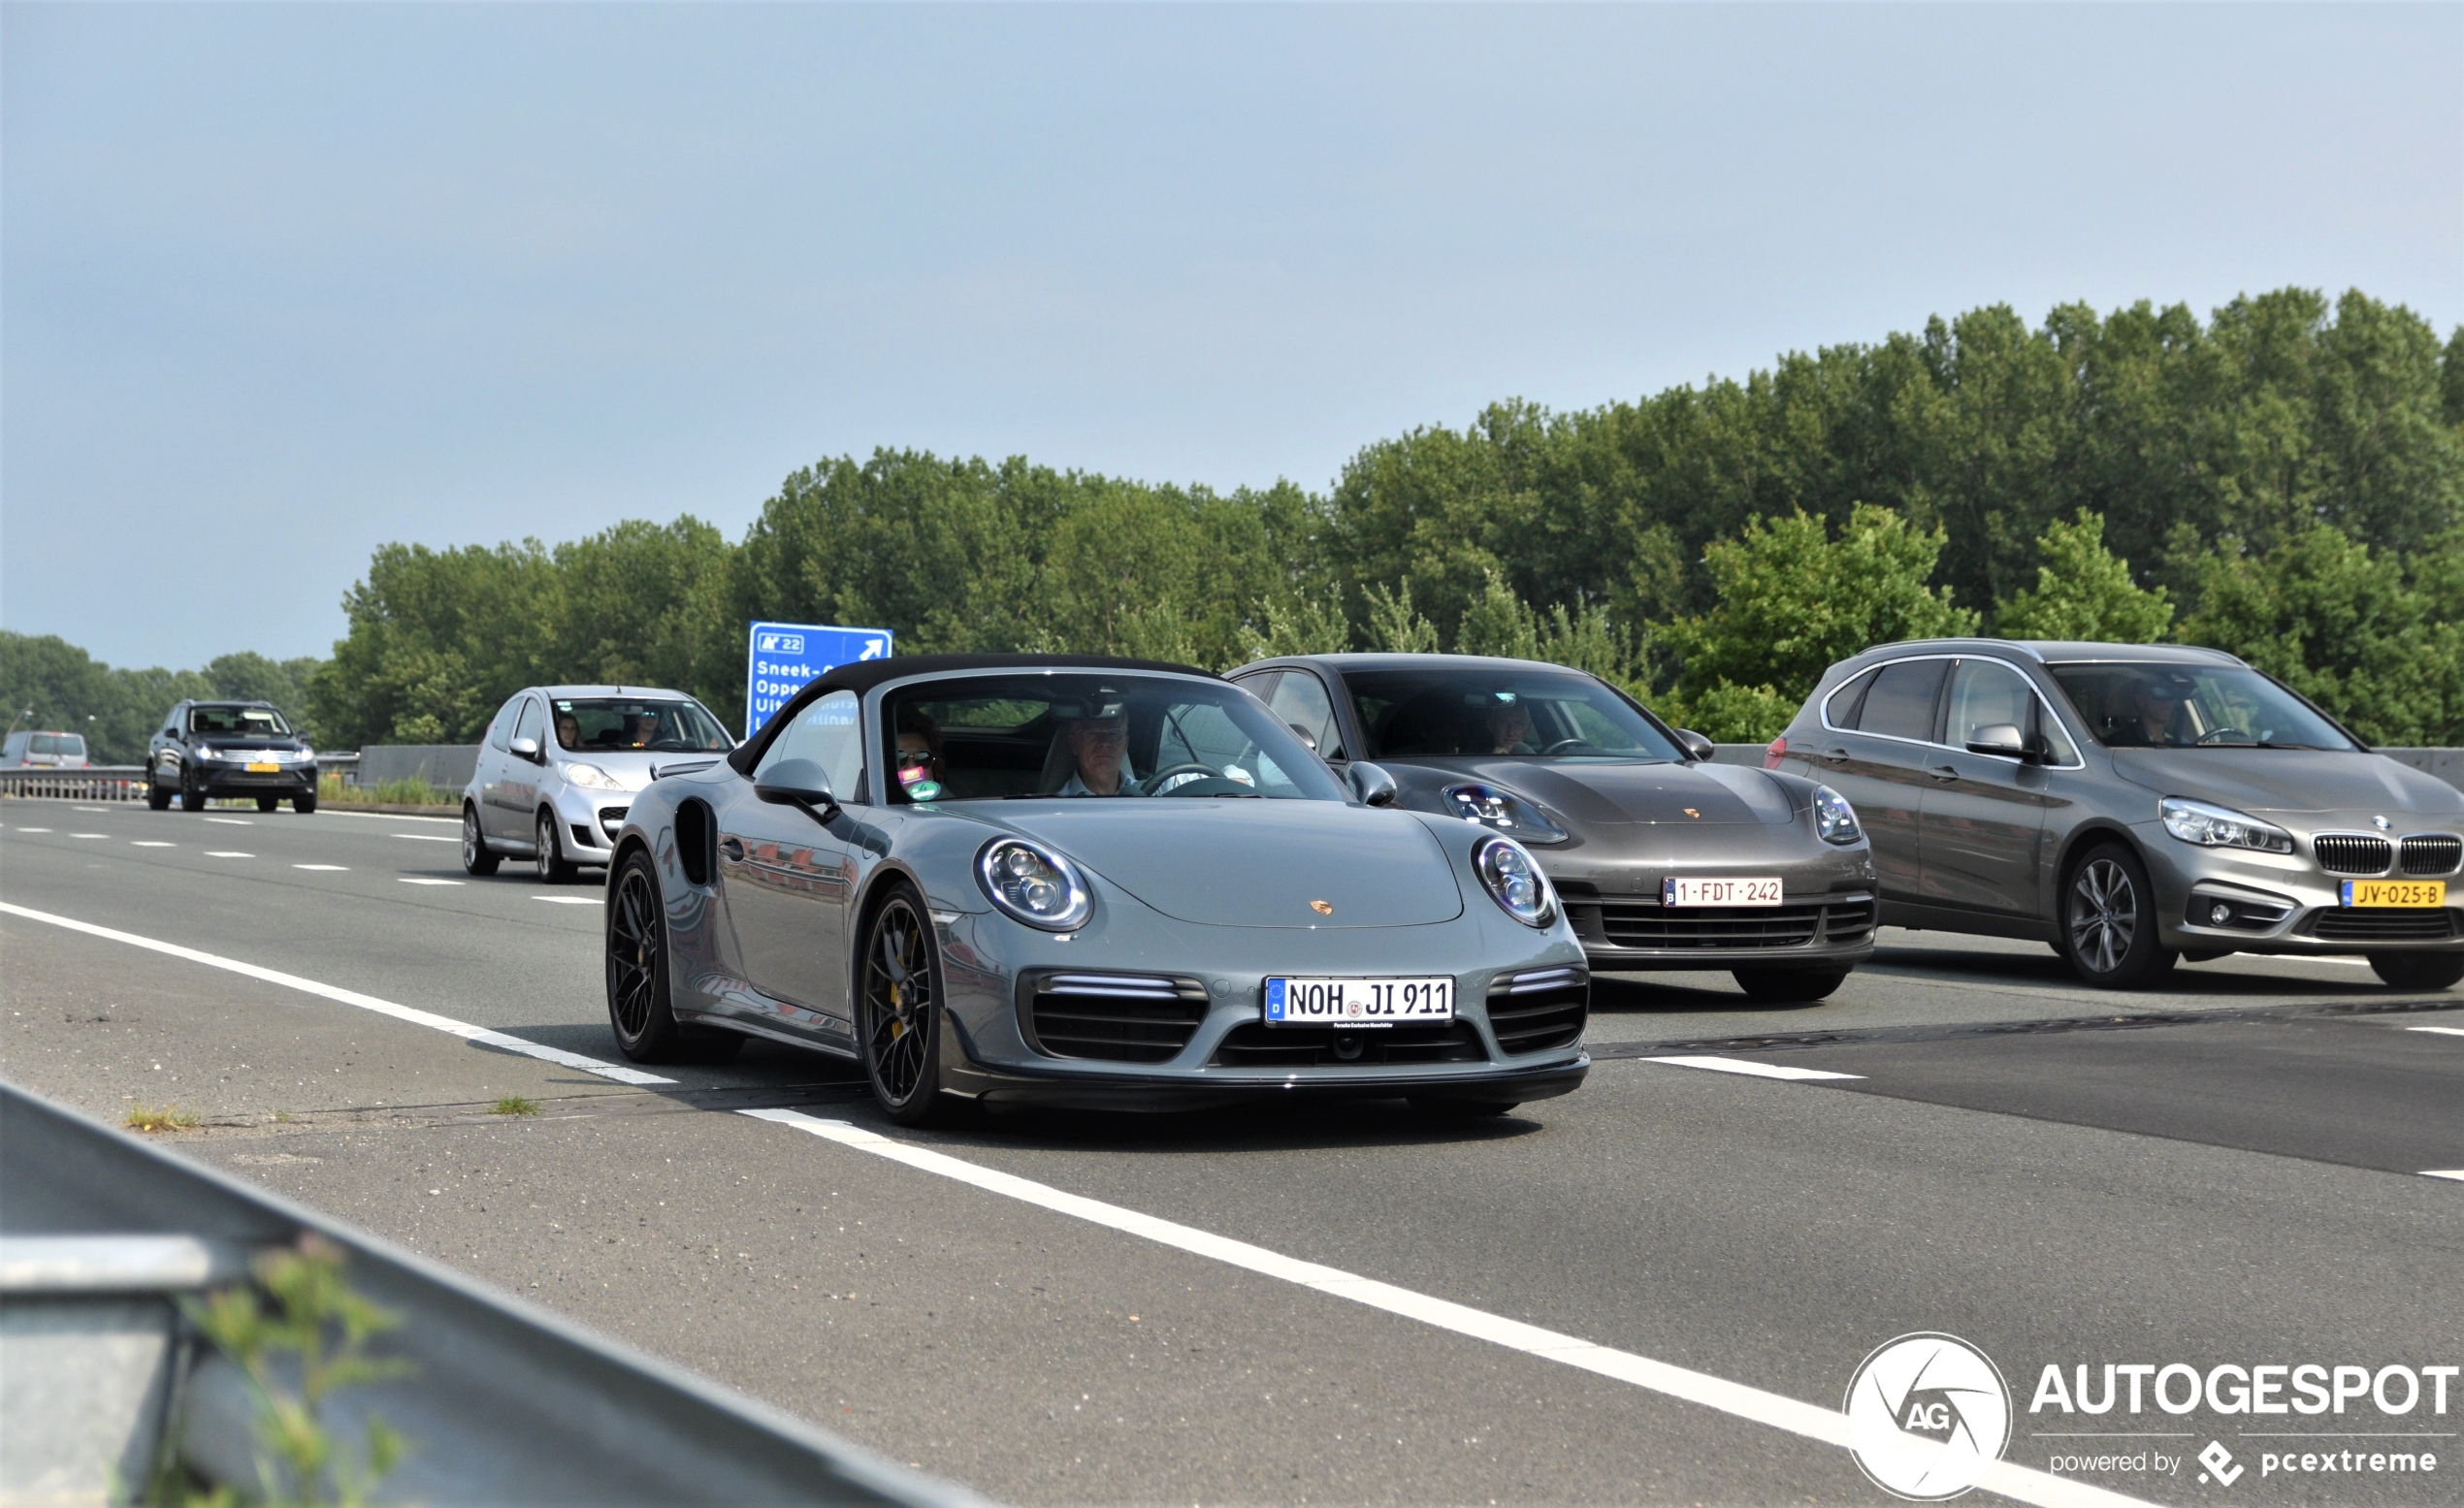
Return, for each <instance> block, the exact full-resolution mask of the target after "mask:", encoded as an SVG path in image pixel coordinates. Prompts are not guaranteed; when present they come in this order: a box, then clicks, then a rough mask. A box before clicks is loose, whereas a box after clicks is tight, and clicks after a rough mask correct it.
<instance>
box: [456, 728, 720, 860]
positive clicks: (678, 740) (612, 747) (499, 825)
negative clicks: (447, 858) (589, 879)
mask: <svg viewBox="0 0 2464 1508" xmlns="http://www.w3.org/2000/svg"><path fill="white" fill-rule="evenodd" d="M734 748H735V740H734V739H732V738H730V737H729V736H728V730H727V728H726V727H725V726H723V725H722V724H721V723H720V722H719V720H718V719H717V718H714V717H712V716H711V715H710V710H709V709H708V708H706V707H704V706H702V705H701V703H699V702H697V701H696V700H694V699H693V698H692V697H690V696H687V695H686V694H685V693H684V692H682V691H668V690H646V689H644V688H641V687H637V686H635V687H625V686H534V687H528V688H525V689H524V690H519V691H516V692H514V693H513V695H512V696H511V697H509V698H507V699H506V701H505V704H504V705H503V707H501V708H499V709H498V710H497V715H496V721H495V722H491V723H489V724H488V732H487V736H486V738H485V739H483V740H482V741H481V743H480V746H479V759H478V764H477V767H476V769H475V770H474V771H473V772H472V774H471V777H470V785H469V786H464V787H463V791H462V867H463V868H464V869H466V870H468V871H470V873H471V874H474V875H493V874H495V873H496V872H497V864H498V862H499V861H500V860H501V859H503V857H505V856H506V855H508V854H510V855H519V856H522V857H527V858H529V859H530V860H531V862H532V863H533V864H534V865H535V867H536V869H537V871H538V877H539V879H541V880H542V881H545V882H548V883H550V884H558V883H563V882H566V881H568V880H570V879H572V878H573V875H574V872H575V871H576V870H577V869H579V868H580V867H581V866H583V865H585V864H591V865H604V864H605V863H607V862H608V860H609V858H610V857H611V856H612V854H613V852H614V849H615V842H616V833H617V831H618V829H620V828H622V827H623V826H624V825H625V813H626V812H627V810H628V809H629V808H631V806H632V798H633V796H634V794H635V793H636V792H638V791H640V790H641V789H642V788H643V787H644V786H648V785H649V784H650V783H651V782H652V781H654V780H657V779H658V778H659V777H660V776H662V775H673V774H676V773H678V772H680V771H684V770H696V769H700V768H703V767H705V766H707V765H710V764H714V763H716V762H717V761H719V760H720V759H723V758H725V757H727V755H728V754H729V753H730V752H732V751H733V750H734Z"/></svg>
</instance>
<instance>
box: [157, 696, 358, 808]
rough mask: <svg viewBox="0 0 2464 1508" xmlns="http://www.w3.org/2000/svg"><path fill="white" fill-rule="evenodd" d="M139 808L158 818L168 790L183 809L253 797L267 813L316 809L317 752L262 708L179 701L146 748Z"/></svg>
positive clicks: (264, 704) (272, 712) (270, 708)
mask: <svg viewBox="0 0 2464 1508" xmlns="http://www.w3.org/2000/svg"><path fill="white" fill-rule="evenodd" d="M174 792H177V793H178V796H179V805H180V807H181V808H182V809H183V810H185V811H190V812H199V811H203V810H204V809H205V805H206V803H207V802H208V801H210V800H211V799H212V798H214V797H216V796H239V797H242V798H245V797H248V796H254V797H256V798H257V810H258V811H260V812H271V811H273V810H274V809H275V808H276V806H278V805H279V804H281V801H282V798H283V797H285V796H288V797H290V798H291V805H292V807H293V808H294V809H296V810H298V811H302V812H313V811H315V810H316V751H315V750H313V749H310V748H309V747H308V740H306V739H304V738H302V737H300V736H299V735H298V734H296V733H294V732H292V731H291V724H289V723H288V722H283V721H282V714H281V713H279V712H277V711H276V710H275V709H274V706H273V704H271V703H269V702H198V701H187V702H181V703H180V704H179V705H178V706H177V707H174V708H172V709H171V713H170V715H169V716H168V717H166V718H164V719H163V727H162V731H161V732H159V733H156V734H155V735H154V736H153V739H152V740H151V742H150V743H149V744H148V745H147V747H146V805H147V806H149V807H152V808H153V809H154V810H155V811H157V812H159V811H161V810H162V809H163V808H165V807H167V806H169V805H171V798H172V795H173V793H174Z"/></svg>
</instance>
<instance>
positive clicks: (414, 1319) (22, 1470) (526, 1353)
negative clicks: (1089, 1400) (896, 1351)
mask: <svg viewBox="0 0 2464 1508" xmlns="http://www.w3.org/2000/svg"><path fill="white" fill-rule="evenodd" d="M308 1232H313V1233H315V1234H317V1235H321V1236H323V1237H324V1238H325V1239H326V1240H327V1241H330V1242H331V1243H333V1245H335V1246H336V1247H339V1248H340V1250H341V1251H342V1252H343V1253H344V1255H345V1257H346V1259H347V1266H346V1267H345V1268H344V1274H343V1275H344V1278H345V1280H346V1281H347V1282H348V1283H349V1284H350V1285H351V1288H352V1289H353V1290H354V1291H355V1292H356V1293H358V1294H359V1295H360V1296H361V1297H363V1298H365V1299H369V1300H370V1301H372V1302H374V1303H376V1304H379V1305H381V1306H383V1307H384V1308H387V1309H390V1310H393V1311H394V1312H396V1313H397V1314H399V1315H401V1316H402V1317H403V1319H404V1320H405V1324H404V1325H403V1326H402V1328H401V1329H400V1330H397V1331H394V1332H390V1333H388V1334H386V1335H384V1336H382V1337H381V1339H380V1340H379V1341H378V1342H377V1343H376V1344H375V1345H374V1346H373V1348H372V1350H373V1354H376V1355H379V1356H383V1357H387V1358H392V1359H398V1360H401V1361H405V1362H407V1363H408V1364H410V1366H411V1368H412V1372H411V1374H410V1375H408V1376H405V1377H402V1378H397V1379H393V1380H387V1381H382V1382H373V1383H369V1384H365V1385H361V1386H356V1387H353V1388H351V1389H349V1390H347V1391H346V1392H343V1393H339V1394H336V1395H334V1396H331V1397H330V1398H329V1399H328V1400H327V1404H326V1407H325V1410H324V1415H325V1418H324V1422H325V1426H326V1428H328V1429H329V1430H330V1431H332V1432H334V1433H335V1434H336V1435H337V1436H339V1437H340V1438H343V1439H349V1440H357V1439H360V1438H363V1437H364V1432H365V1430H366V1428H367V1422H368V1420H369V1418H370V1417H371V1416H372V1415H373V1416H374V1417H377V1418H381V1419H382V1420H383V1421H384V1422H385V1424H387V1425H388V1426H390V1427H392V1428H395V1429H397V1430H399V1431H401V1433H402V1434H403V1435H404V1436H405V1439H406V1440H407V1442H408V1445H409V1450H408V1453H407V1455H406V1456H405V1459H404V1460H403V1463H402V1464H401V1466H400V1467H399V1468H398V1469H396V1470H395V1471H394V1472H393V1474H392V1475H390V1476H388V1477H387V1478H386V1479H385V1480H384V1482H383V1483H382V1485H381V1487H380V1489H379V1496H380V1497H381V1499H382V1500H384V1501H389V1502H391V1501H406V1502H431V1503H575V1504H581V1503H590V1504H609V1505H618V1504H635V1503H639V1504H654V1503H685V1502H692V1503H748V1504H750V1503H762V1504H769V1503H778V1504H791V1503H795V1504H800V1503H863V1504H904V1505H914V1508H923V1505H933V1508H961V1505H972V1504H979V1503H981V1501H982V1500H981V1499H979V1498H976V1497H974V1496H973V1495H971V1494H969V1493H967V1492H964V1491H963V1490H961V1489H958V1488H954V1487H950V1486H948V1485H946V1484H942V1483H937V1482H933V1481H931V1480H929V1479H927V1478H925V1477H924V1476H921V1475H919V1474H917V1473H914V1472H910V1471H907V1470H904V1469H902V1468H900V1467H898V1466H896V1465H894V1464H892V1463H890V1462H886V1461H881V1460H875V1459H873V1458H872V1457H871V1456H869V1455H868V1454H866V1453H864V1452H863V1451H861V1450H859V1449H858V1448H857V1447H855V1446H854V1445H851V1444H849V1443H848V1442H846V1441H844V1440H840V1439H838V1438H836V1437H834V1436H832V1435H830V1434H827V1433H826V1432H824V1431H823V1430H821V1429H818V1428H814V1427H812V1426H810V1425H807V1424H805V1423H803V1422H802V1421H800V1420H796V1419H793V1418H790V1417H788V1416H787V1415H785V1414H782V1413H780V1412H778V1411H776V1410H774V1409H771V1408H768V1407H766V1406H765V1405H762V1404H761V1403H757V1402H755V1401H753V1400H751V1399H749V1398H745V1397H742V1396H738V1395H736V1394H733V1393H730V1392H729V1391H728V1390H727V1389H725V1388H722V1387H720V1386H718V1385H717V1384H715V1383H710V1382H705V1381H703V1380H701V1379H700V1378H697V1377H694V1376H692V1375H690V1374H689V1373H686V1372H683V1371H680V1370H678V1369H676V1368H674V1367H670V1366H667V1365H665V1364H662V1363H660V1362H656V1361H653V1360H651V1359H650V1358H648V1357H645V1356H640V1355H638V1354H635V1353H632V1352H630V1351H627V1350H625V1349H623V1348H620V1347H618V1346H616V1345H615V1344H613V1343H611V1342H609V1341H606V1340H603V1339H600V1337H598V1336H595V1335H592V1334H590V1333H589V1332H586V1331H584V1330H582V1329H581V1328H579V1327H578V1326H575V1325H571V1324H569V1323H567V1322H566V1321H564V1320H562V1319H559V1318H557V1317H555V1316H553V1315H549V1314H547V1313H544V1312H543V1311H540V1310H537V1309H534V1308H531V1307H530V1306H528V1305H526V1304H523V1303H521V1302H519V1301H518V1300H516V1299H509V1298H505V1297H503V1296H500V1295H497V1294H494V1293H491V1292H489V1291H487V1290H486V1289H483V1288H481V1287H480V1286H479V1285H478V1284H476V1283H473V1282H471V1281H470V1280H468V1279H466V1278H463V1277H461V1276H460V1275H458V1274H456V1273H453V1272H451V1271H448V1270H446V1269H445V1268H443V1267H437V1266H435V1265H433V1264H431V1263H428V1262H425V1261H423V1260H421V1259H419V1258H417V1257H414V1256H411V1255H409V1254H407V1253H405V1252H401V1251H397V1250H395V1249H393V1248H392V1247H389V1246H386V1245H383V1244H382V1243H380V1242H378V1241H376V1240H374V1239H373V1238H371V1237H368V1236H365V1235H359V1234H357V1233H355V1232H352V1231H349V1230H347V1229H345V1228H343V1227H340V1226H338V1225H335V1224H333V1223H331V1222H329V1221H327V1220H325V1219H323V1218H321V1217H320V1216H318V1215H316V1214H314V1213H312V1212H310V1211H308V1210H307V1209H304V1208H302V1207H300V1206H299V1205H296V1204H292V1203H288V1202H286V1201H283V1200H279V1199H276V1198H274V1197H273V1196H271V1195H268V1194H266V1193H264V1192H263V1191H261V1190H258V1189H255V1188H252V1187H250V1186H248V1185H246V1184H244V1183H242V1182H240V1181H238V1180H237V1179H233V1178H229V1177H226V1176H224V1175H222V1174H220V1173H217V1172H214V1171H211V1170H209V1169H204V1168H199V1167H196V1166H194V1165H192V1164H190V1163H187V1162H185V1161H183V1160H181V1159H178V1158H175V1157H173V1156H171V1155H170V1154H168V1153H166V1152H163V1151H161V1150H159V1149H157V1148H155V1147H152V1146H148V1145H146V1144H145V1143H144V1142H142V1141H139V1140H137V1139H134V1138H132V1137H129V1136H127V1135H125V1134H123V1133H121V1132H117V1131H113V1130H109V1129H107V1128H105V1127H103V1126H100V1125H97V1124H95V1123H94V1122H92V1121H89V1120H86V1119H84V1118H83V1117H81V1116H79V1115H76V1114H73V1113H71V1112H70V1111H68V1110H65V1109H62V1108H60V1107H57V1106H53V1105H49V1104H47V1103H45V1102H44V1101H42V1100H40V1099H37V1098H36V1097H35V1096H33V1095H30V1094H28V1093H26V1092H25V1091H24V1090H22V1089H19V1088H17V1087H16V1086H15V1085H11V1084H6V1083H0V1502H7V1503H18V1502H25V1503H33V1502H45V1503H50V1502H94V1503H101V1502H104V1501H107V1500H108V1501H119V1500H121V1494H123V1493H125V1492H127V1491H128V1490H129V1488H130V1487H131V1486H132V1485H133V1484H143V1483H146V1482H148V1481H153V1480H157V1478H156V1477H155V1475H154V1472H155V1470H156V1468H157V1466H159V1465H164V1464H167V1463H168V1462H169V1461H171V1460H176V1461H177V1462H178V1464H179V1465H181V1466H184V1467H185V1468H187V1469H188V1470H189V1471H191V1472H193V1473H195V1474H196V1475H197V1476H199V1477H201V1478H202V1479H203V1480H204V1482H205V1483H206V1485H207V1486H208V1487H212V1486H216V1485H229V1486H233V1487H236V1488H238V1489H239V1490H240V1492H242V1493H243V1495H246V1494H251V1493H253V1492H255V1491H256V1489H257V1486H258V1481H257V1467H256V1463H255V1454H256V1449H257V1440H256V1403H255V1400H254V1396H253V1395H252V1394H251V1393H250V1391H249V1384H248V1382H247V1381H246V1380H245V1378H244V1376H243V1374H242V1373H241V1371H240V1370H239V1368H238V1367H237V1366H236V1365H235V1364H233V1363H231V1362H230V1361H228V1360H226V1359H224V1358H223V1357H222V1356H221V1355H220V1354H219V1353H218V1352H216V1351H215V1350H214V1349H213V1348H212V1347H211V1345H210V1344H205V1343H203V1342H202V1339H201V1337H200V1336H198V1335H197V1334H196V1332H195V1331H194V1329H193V1327H191V1326H190V1325H189V1324H188V1322H187V1321H186V1320H185V1319H184V1318H183V1316H182V1314H181V1310H180V1307H179V1305H178V1301H177V1300H178V1299H180V1298H184V1297H189V1296H193V1295H197V1294H199V1293H201V1292H203V1291H204V1290H206V1289H208V1288H210V1287H212V1286H216V1285H220V1284H223V1283H227V1282H231V1281H234V1280H238V1279H240V1278H241V1276H242V1274H243V1273H244V1272H245V1271H246V1269H247V1267H246V1265H247V1261H248V1259H249V1257H250V1256H251V1254H253V1253H255V1252H258V1251H263V1250H266V1249H268V1248H271V1247H276V1246H287V1245H291V1244H293V1243H295V1242H296V1241H297V1240H298V1239H299V1237H300V1236H301V1235H303V1234H304V1233H308Z"/></svg>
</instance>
